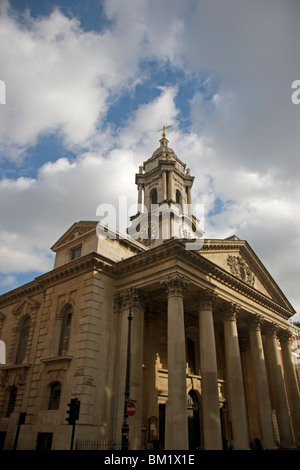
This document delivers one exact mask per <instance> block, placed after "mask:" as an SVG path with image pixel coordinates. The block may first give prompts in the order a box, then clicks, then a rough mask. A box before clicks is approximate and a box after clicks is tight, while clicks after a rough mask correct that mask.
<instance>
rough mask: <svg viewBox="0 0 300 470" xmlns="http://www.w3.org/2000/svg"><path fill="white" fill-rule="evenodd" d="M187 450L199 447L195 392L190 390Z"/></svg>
mask: <svg viewBox="0 0 300 470" xmlns="http://www.w3.org/2000/svg"><path fill="white" fill-rule="evenodd" d="M187 398H188V426H189V450H197V449H198V450H199V449H200V418H199V400H198V396H197V393H196V392H195V391H194V390H191V391H190V392H189V394H188V397H187Z"/></svg>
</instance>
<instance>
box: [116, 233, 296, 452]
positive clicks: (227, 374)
mask: <svg viewBox="0 0 300 470" xmlns="http://www.w3.org/2000/svg"><path fill="white" fill-rule="evenodd" d="M207 243H208V242H207ZM230 246H231V247H233V246H234V241H233V240H229V241H228V244H227V249H229V248H230ZM207 249H208V248H207ZM204 253H205V247H204ZM158 260H160V266H161V269H160V271H159V272H158V271H157V269H156V265H157V262H158ZM164 260H165V262H164ZM132 262H133V260H131V259H128V260H124V261H123V262H122V263H120V265H119V273H118V277H119V281H118V288H119V289H120V292H123V293H124V292H126V284H127V283H128V286H129V285H130V286H134V288H135V289H137V292H138V295H139V298H140V300H141V305H142V308H141V312H142V316H143V320H142V322H143V323H144V325H145V327H144V336H143V338H141V337H139V342H141V341H144V343H145V344H147V345H148V347H149V345H150V344H151V352H150V351H149V350H148V348H147V349H144V355H143V358H141V348H140V349H139V351H140V352H139V354H138V355H136V354H135V355H133V356H132V365H133V367H136V365H134V364H133V362H134V361H136V360H137V358H138V362H139V372H138V374H140V373H141V369H143V371H142V375H143V381H142V382H141V381H140V393H139V395H140V397H142V398H141V402H140V403H138V402H137V409H139V408H140V407H141V408H142V413H141V415H140V418H139V420H140V425H139V426H136V422H134V424H133V423H132V426H133V428H132V430H131V439H134V440H136V434H135V433H137V434H138V435H139V442H140V444H141V446H142V447H143V446H144V448H145V447H146V448H147V445H148V446H149V444H151V443H150V442H149V441H148V430H147V429H148V427H147V426H148V424H147V422H148V420H149V419H150V418H151V416H155V417H156V418H157V419H158V424H157V439H158V440H159V439H160V441H161V442H164V448H165V449H170V450H171V449H174V450H176V449H188V446H189V444H188V443H189V432H191V431H190V430H189V419H188V415H187V411H188V410H187V409H188V393H189V392H190V391H191V390H192V391H194V392H195V393H196V394H197V396H198V397H199V407H198V412H199V436H200V438H199V443H198V446H199V448H203V449H222V440H223V441H224V438H225V439H226V440H227V441H228V443H229V445H230V446H232V447H233V449H249V448H250V441H251V440H252V441H253V440H254V438H255V437H259V439H260V440H261V442H262V444H263V446H264V448H266V449H274V448H277V447H278V446H280V447H288V448H292V447H295V437H294V431H293V426H294V427H295V429H297V424H295V423H294V424H292V421H291V418H290V415H289V411H288V407H289V406H291V405H289V404H288V402H287V394H286V389H285V387H286V384H285V383H284V382H283V378H282V374H281V380H280V379H279V374H277V372H276V370H279V369H278V367H280V370H281V364H278V362H276V364H277V369H275V368H274V369H272V367H270V368H269V371H268V374H267V366H268V364H269V362H271V363H272V361H273V362H274V361H275V359H274V358H275V357H277V356H276V354H278V351H277V352H276V354H275V349H274V348H275V343H274V348H271V347H270V345H269V346H268V341H270V340H269V339H268V338H269V337H268V335H267V333H266V332H267V331H268V330H269V329H270V327H271V326H273V325H274V323H275V324H276V332H277V333H278V335H279V333H280V331H285V330H286V324H285V321H284V319H283V308H282V307H279V306H277V312H276V311H275V307H276V305H275V303H274V302H273V301H272V299H271V298H270V297H267V296H264V295H261V296H259V293H258V292H257V291H255V289H253V295H252V296H251V295H250V294H251V293H250V291H249V289H248V287H249V286H248V285H247V284H245V283H244V282H243V281H238V280H237V279H234V277H233V276H232V275H231V274H230V273H229V272H228V273H225V272H224V271H223V270H222V269H218V268H216V266H214V269H213V270H212V264H211V261H209V260H208V259H206V258H204V256H202V254H200V252H189V253H187V252H186V250H185V247H184V244H183V243H182V242H180V241H178V240H170V241H169V242H166V243H165V244H163V245H161V246H159V247H157V248H155V249H153V250H152V251H151V257H150V253H148V252H145V253H143V254H141V255H139V260H137V259H135V261H134V270H132V271H131V269H130V265H131V263H132ZM199 267H200V269H199ZM212 271H214V272H213V280H212V279H211V280H210V282H208V276H207V273H208V272H210V273H211V274H212ZM123 272H124V273H125V272H126V281H125V282H123V280H125V279H124V278H123V275H122V273H123ZM139 272H143V276H141V275H140V274H139ZM119 286H120V287H119ZM258 297H259V300H260V302H259V303H258V302H257V298H258ZM149 318H150V320H149ZM140 321H141V320H140ZM149 325H151V326H149ZM123 326H124V325H123ZM191 332H192V333H191ZM262 332H264V333H262ZM124 334H125V331H124ZM276 338H277V336H276ZM188 341H192V342H193V348H194V350H193V351H194V352H193V354H194V357H193V358H192V357H191V354H190V353H189V351H188V346H187V343H188ZM273 341H275V337H273ZM245 343H247V344H248V346H247V348H245V347H244V345H245ZM242 345H243V346H242ZM288 351H289V349H288V347H286V350H285V354H286V357H290V356H288V354H289V352H288ZM290 360H291V359H290ZM192 361H193V363H194V365H193V367H192V368H191V364H189V362H192ZM285 361H286V362H287V363H288V364H291V363H290V362H288V359H286V360H285ZM245 364H247V367H248V368H249V367H250V368H251V369H252V376H253V377H254V382H253V383H252V385H251V387H250V388H251V389H250V388H249V387H248V386H247V379H245V374H247V373H248V370H247V367H246V366H245ZM195 365H196V366H195ZM195 367H196V369H195ZM287 367H288V366H287ZM290 369H291V370H292V368H291V367H290ZM138 374H137V375H138ZM277 375H278V377H277ZM138 376H139V377H140V375H138ZM286 378H287V376H286ZM134 380H136V377H132V381H134ZM288 380H289V383H290V390H291V391H290V395H291V396H294V395H293V393H295V394H296V393H298V387H297V381H296V377H295V375H293V374H292V373H291V374H290V376H288ZM132 383H133V382H132ZM133 388H134V385H133ZM275 397H277V398H276V400H275ZM279 397H280V398H279ZM253 403H255V409H254V410H253V409H252V408H251V410H250V407H251V406H252V404H253ZM283 404H284V405H283ZM162 408H164V413H163V414H162V413H159V410H160V409H162ZM284 410H285V411H284ZM250 411H251V413H250ZM249 413H250V414H251V415H255V418H253V417H252V418H250V419H249ZM159 415H160V416H159ZM282 415H283V417H282ZM162 416H163V417H164V422H163V423H162V422H159V417H160V419H162ZM159 430H160V432H159ZM277 431H279V432H280V442H276V440H275V434H276V432H277ZM162 432H164V435H163V436H162ZM133 435H135V437H134V438H133Z"/></svg>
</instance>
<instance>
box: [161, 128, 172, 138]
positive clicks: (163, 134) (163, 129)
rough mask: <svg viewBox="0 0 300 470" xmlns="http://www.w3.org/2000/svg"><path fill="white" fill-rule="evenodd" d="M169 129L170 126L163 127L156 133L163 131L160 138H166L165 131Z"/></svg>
mask: <svg viewBox="0 0 300 470" xmlns="http://www.w3.org/2000/svg"><path fill="white" fill-rule="evenodd" d="M170 127H172V126H163V127H162V129H159V131H157V132H161V131H163V133H162V136H163V137H166V133H165V130H166V129H170Z"/></svg>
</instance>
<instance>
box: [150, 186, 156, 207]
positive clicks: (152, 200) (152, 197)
mask: <svg viewBox="0 0 300 470" xmlns="http://www.w3.org/2000/svg"><path fill="white" fill-rule="evenodd" d="M150 204H157V189H156V188H154V189H152V190H151V193H150Z"/></svg>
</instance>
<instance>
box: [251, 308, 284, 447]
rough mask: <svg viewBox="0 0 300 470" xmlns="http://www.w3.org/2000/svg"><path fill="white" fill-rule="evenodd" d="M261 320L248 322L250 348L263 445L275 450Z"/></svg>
mask: <svg viewBox="0 0 300 470" xmlns="http://www.w3.org/2000/svg"><path fill="white" fill-rule="evenodd" d="M261 320H262V319H261V317H260V316H259V315H253V316H252V317H251V318H250V319H249V321H248V324H249V337H250V347H251V356H252V363H253V371H254V383H255V390H256V398H257V406H258V416H259V422H260V430H261V440H262V445H263V447H264V448H265V449H275V448H276V447H277V446H276V443H275V438H274V429H273V421H272V408H271V400H270V392H269V386H268V378H267V372H266V365H265V356H264V350H263V343H262V337H261V329H260V326H261Z"/></svg>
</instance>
